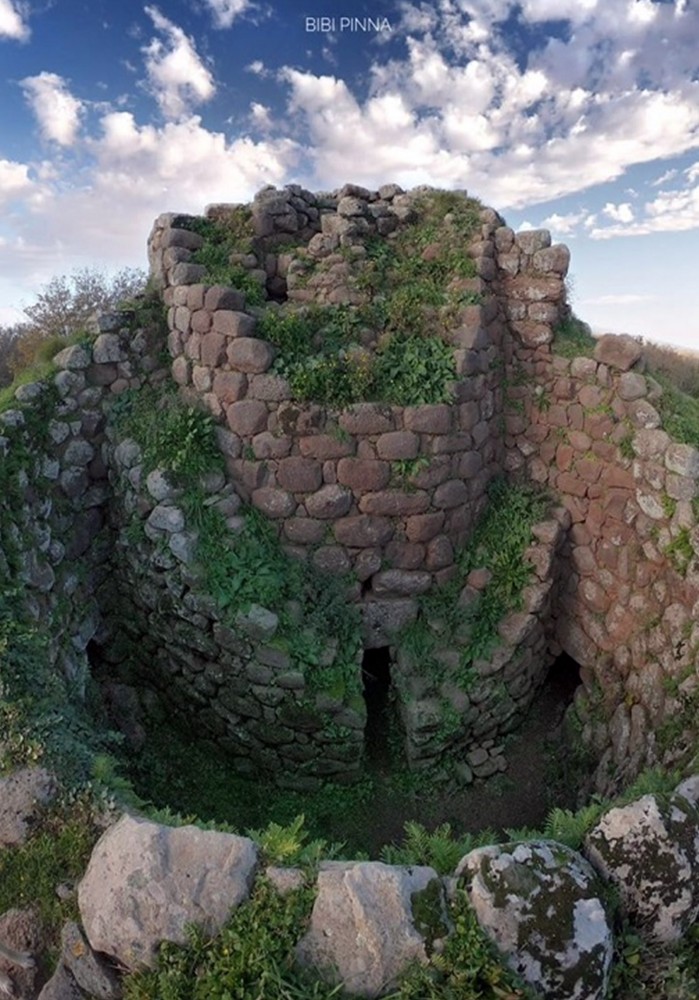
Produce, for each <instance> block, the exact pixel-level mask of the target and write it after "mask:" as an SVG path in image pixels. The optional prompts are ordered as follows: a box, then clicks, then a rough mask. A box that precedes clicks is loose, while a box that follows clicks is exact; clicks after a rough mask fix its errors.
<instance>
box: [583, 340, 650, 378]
mask: <svg viewBox="0 0 699 1000" xmlns="http://www.w3.org/2000/svg"><path fill="white" fill-rule="evenodd" d="M642 355H643V347H642V345H641V344H640V343H639V342H638V341H637V340H635V339H634V338H633V337H629V336H628V334H625V333H624V334H619V335H618V336H617V335H616V334H612V333H605V334H604V335H603V336H602V337H600V338H599V339H598V340H597V344H596V345H595V361H600V362H601V363H602V364H605V365H609V366H610V367H611V368H616V369H618V370H619V371H622V372H625V371H628V370H629V369H630V368H633V366H634V365H635V364H636V363H637V362H638V361H639V360H640V358H641V357H642Z"/></svg>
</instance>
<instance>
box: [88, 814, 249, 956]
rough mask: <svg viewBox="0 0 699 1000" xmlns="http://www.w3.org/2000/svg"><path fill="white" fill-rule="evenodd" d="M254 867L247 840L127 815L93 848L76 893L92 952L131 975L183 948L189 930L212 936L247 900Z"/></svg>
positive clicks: (193, 827) (226, 834)
mask: <svg viewBox="0 0 699 1000" xmlns="http://www.w3.org/2000/svg"><path fill="white" fill-rule="evenodd" d="M256 864H257V852H256V848H255V845H254V844H253V842H252V841H251V840H248V839H247V838H246V837H236V836H233V835H232V834H228V833H218V832H216V831H211V830H200V829H199V828H198V827H195V826H183V827H179V828H172V827H169V826H161V825H159V824H157V823H151V822H149V821H147V820H143V819H137V818H134V817H132V816H124V817H122V819H120V820H119V822H118V823H116V824H115V825H114V826H113V827H111V828H110V829H109V830H107V832H106V833H105V834H104V835H103V836H102V837H101V838H100V840H99V841H98V842H97V844H96V846H95V849H94V851H93V852H92V857H91V858H90V863H89V865H88V867H87V871H86V872H85V876H84V878H83V879H82V881H81V883H80V886H79V888H78V904H79V906H80V914H81V917H82V923H83V926H84V928H85V933H86V934H87V938H88V940H89V942H90V945H91V947H92V948H94V950H95V951H100V952H105V953H106V954H108V955H111V956H113V957H114V958H116V959H118V960H119V962H121V963H122V964H123V965H124V966H125V967H126V968H129V969H134V968H136V967H138V966H143V965H153V964H154V962H155V958H156V953H157V949H158V945H159V944H160V942H161V941H173V942H175V943H177V944H185V943H186V941H187V935H186V931H185V929H186V926H187V924H190V923H197V924H202V925H204V926H206V927H207V928H208V930H209V931H210V932H211V933H212V934H215V933H217V932H218V931H219V930H220V929H221V927H222V926H223V925H224V924H225V923H226V921H227V920H228V918H229V916H230V914H231V912H232V911H233V910H234V909H235V908H236V907H237V906H238V905H239V904H240V903H242V902H243V901H244V900H246V899H247V897H248V895H249V893H250V888H251V885H252V880H253V877H254V873H255V867H256Z"/></svg>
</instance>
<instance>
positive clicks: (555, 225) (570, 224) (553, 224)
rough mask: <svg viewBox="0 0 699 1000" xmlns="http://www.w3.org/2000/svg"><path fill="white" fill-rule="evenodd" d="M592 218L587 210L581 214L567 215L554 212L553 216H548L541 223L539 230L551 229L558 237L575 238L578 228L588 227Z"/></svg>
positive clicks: (581, 211) (582, 210)
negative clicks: (581, 226)
mask: <svg viewBox="0 0 699 1000" xmlns="http://www.w3.org/2000/svg"><path fill="white" fill-rule="evenodd" d="M590 218H591V215H590V213H589V212H588V211H587V210H586V209H581V210H580V211H579V212H568V213H566V214H565V215H558V213H556V212H554V213H553V215H549V216H547V218H545V219H544V220H543V221H542V222H541V225H540V227H539V228H541V229H550V230H551V232H552V233H553V234H554V235H556V236H574V235H575V230H576V228H577V227H578V226H580V225H583V226H586V225H587V224H588V223H589V221H590Z"/></svg>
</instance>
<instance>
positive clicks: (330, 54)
mask: <svg viewBox="0 0 699 1000" xmlns="http://www.w3.org/2000/svg"><path fill="white" fill-rule="evenodd" d="M321 18H326V19H332V18H334V23H332V22H331V23H330V24H328V23H327V21H326V22H321V20H320V19H321ZM342 18H345V19H346V20H345V21H342V20H341V19H342ZM352 18H354V19H356V20H355V21H351V19H352ZM347 20H350V21H351V23H350V24H348V23H347ZM321 27H325V28H329V29H330V30H319V29H320V28H321ZM292 181H295V182H300V183H302V184H304V185H306V186H307V187H310V188H311V189H313V190H317V189H324V190H327V189H331V188H334V187H338V186H340V185H341V184H343V183H345V182H346V181H354V182H356V183H360V184H364V185H366V186H369V187H376V186H378V185H379V184H381V183H386V182H389V181H397V182H398V183H400V184H403V186H405V187H409V186H413V185H415V184H420V183H429V184H433V185H435V186H439V187H446V188H460V189H464V188H465V189H467V190H468V191H469V193H471V194H474V195H476V196H478V197H480V198H481V199H482V200H483V201H484V202H485V203H486V204H490V205H492V206H493V207H495V208H497V209H498V211H500V212H501V214H503V215H504V216H505V217H506V219H507V221H508V223H509V224H510V225H512V226H513V227H514V228H525V227H528V226H535V227H538V226H545V227H547V228H550V229H551V230H552V233H553V236H554V239H556V240H558V241H561V242H565V243H567V244H568V245H569V246H570V248H571V251H572V267H571V275H572V286H573V304H574V307H575V309H576V311H577V312H578V314H579V315H580V316H581V317H582V318H583V319H585V320H587V321H588V322H590V323H591V324H592V326H593V328H595V329H597V330H600V331H602V330H611V331H615V332H622V331H627V332H630V333H634V334H641V335H643V336H646V337H650V338H652V339H656V340H661V341H667V342H670V343H675V344H678V345H681V346H687V347H695V348H697V349H699V280H698V279H697V271H698V270H699V266H698V264H697V261H698V260H699V252H698V251H699V0H519V2H513V0H436V2H433V3H422V2H407V0H347V2H344V0H305V2H301V3H299V2H296V0H292V2H289V0H286V2H284V3H279V2H275V0H269V2H267V0H166V2H160V3H158V2H155V0H154V2H152V3H146V4H142V3H136V2H134V0H121V2H120V3H118V4H116V3H113V2H112V3H107V2H106V0H0V323H1V322H10V321H12V320H13V319H14V318H17V317H18V315H19V313H18V311H17V310H18V308H20V307H21V306H22V304H28V303H30V302H31V301H32V299H33V295H34V294H35V293H36V291H37V290H38V289H39V288H40V286H41V285H42V283H44V282H46V281H48V280H49V279H50V278H51V276H52V275H55V274H64V273H68V272H69V271H71V270H72V269H73V268H75V267H80V266H84V265H86V264H90V265H94V266H99V267H104V268H106V269H112V268H116V267H120V266H124V265H132V266H136V265H139V266H143V265H144V264H145V242H146V238H147V235H148V231H149V229H150V227H151V224H152V222H153V219H154V218H155V217H156V215H158V214H159V213H160V212H163V211H171V210H172V211H191V212H201V211H202V210H203V207H204V205H206V204H208V203H210V202H217V201H247V200H249V199H250V198H251V197H252V195H253V194H254V192H255V191H256V190H257V189H258V188H260V187H261V186H263V185H264V184H275V185H281V184H284V183H288V182H292Z"/></svg>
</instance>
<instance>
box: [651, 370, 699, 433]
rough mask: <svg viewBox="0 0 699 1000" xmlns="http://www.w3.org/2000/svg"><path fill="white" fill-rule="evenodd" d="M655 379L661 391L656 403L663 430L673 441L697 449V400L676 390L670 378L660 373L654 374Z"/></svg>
mask: <svg viewBox="0 0 699 1000" xmlns="http://www.w3.org/2000/svg"><path fill="white" fill-rule="evenodd" d="M655 378H656V379H657V380H658V382H659V383H660V385H661V386H662V390H663V394H662V396H661V397H660V399H658V400H657V401H656V406H657V407H658V411H659V412H660V418H661V420H662V422H663V429H664V430H666V431H667V433H668V434H669V435H670V436H671V437H672V438H673V439H674V440H675V441H679V442H681V443H682V444H691V445H692V446H693V447H694V448H699V398H697V397H696V396H690V395H688V394H687V393H686V392H683V391H682V390H681V389H678V388H677V386H676V385H675V384H674V383H673V382H672V381H671V379H670V377H669V376H668V375H666V374H664V373H662V372H656V373H655Z"/></svg>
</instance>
